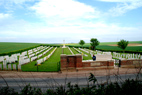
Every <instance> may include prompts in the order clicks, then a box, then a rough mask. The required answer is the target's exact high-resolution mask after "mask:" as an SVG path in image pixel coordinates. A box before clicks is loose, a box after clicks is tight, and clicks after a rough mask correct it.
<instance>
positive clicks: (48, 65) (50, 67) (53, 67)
mask: <svg viewBox="0 0 142 95" xmlns="http://www.w3.org/2000/svg"><path fill="white" fill-rule="evenodd" d="M61 54H62V48H57V49H56V51H55V52H54V54H53V55H52V56H51V57H50V58H49V59H48V60H47V61H45V62H44V63H43V64H42V65H40V66H39V71H48V72H53V71H58V69H57V68H58V67H57V66H58V63H59V61H60V55H61Z"/></svg>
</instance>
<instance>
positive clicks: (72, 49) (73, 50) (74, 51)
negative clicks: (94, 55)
mask: <svg viewBox="0 0 142 95" xmlns="http://www.w3.org/2000/svg"><path fill="white" fill-rule="evenodd" d="M70 49H71V51H72V52H73V53H74V54H79V53H78V52H77V51H76V50H75V49H74V48H72V47H71V48H70Z"/></svg>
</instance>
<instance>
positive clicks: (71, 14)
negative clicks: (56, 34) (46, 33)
mask: <svg viewBox="0 0 142 95" xmlns="http://www.w3.org/2000/svg"><path fill="white" fill-rule="evenodd" d="M31 10H33V11H35V12H36V15H37V16H40V17H41V18H43V19H44V20H45V21H46V20H47V21H49V20H52V19H54V20H57V21H56V22H57V23H58V22H61V23H64V22H65V23H66V22H67V21H73V20H76V19H77V20H79V19H81V18H83V19H89V18H98V17H99V11H97V10H96V9H95V8H94V7H91V6H89V5H86V4H84V3H80V2H77V1H74V0H41V1H40V2H38V3H37V4H36V5H34V6H32V7H31ZM71 23H72V22H71ZM52 24H53V23H52Z"/></svg>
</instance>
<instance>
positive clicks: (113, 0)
mask: <svg viewBox="0 0 142 95" xmlns="http://www.w3.org/2000/svg"><path fill="white" fill-rule="evenodd" d="M98 1H103V2H123V3H124V2H138V1H141V0H98Z"/></svg>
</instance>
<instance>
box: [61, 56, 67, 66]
mask: <svg viewBox="0 0 142 95" xmlns="http://www.w3.org/2000/svg"><path fill="white" fill-rule="evenodd" d="M61 68H67V55H66V54H61Z"/></svg>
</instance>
